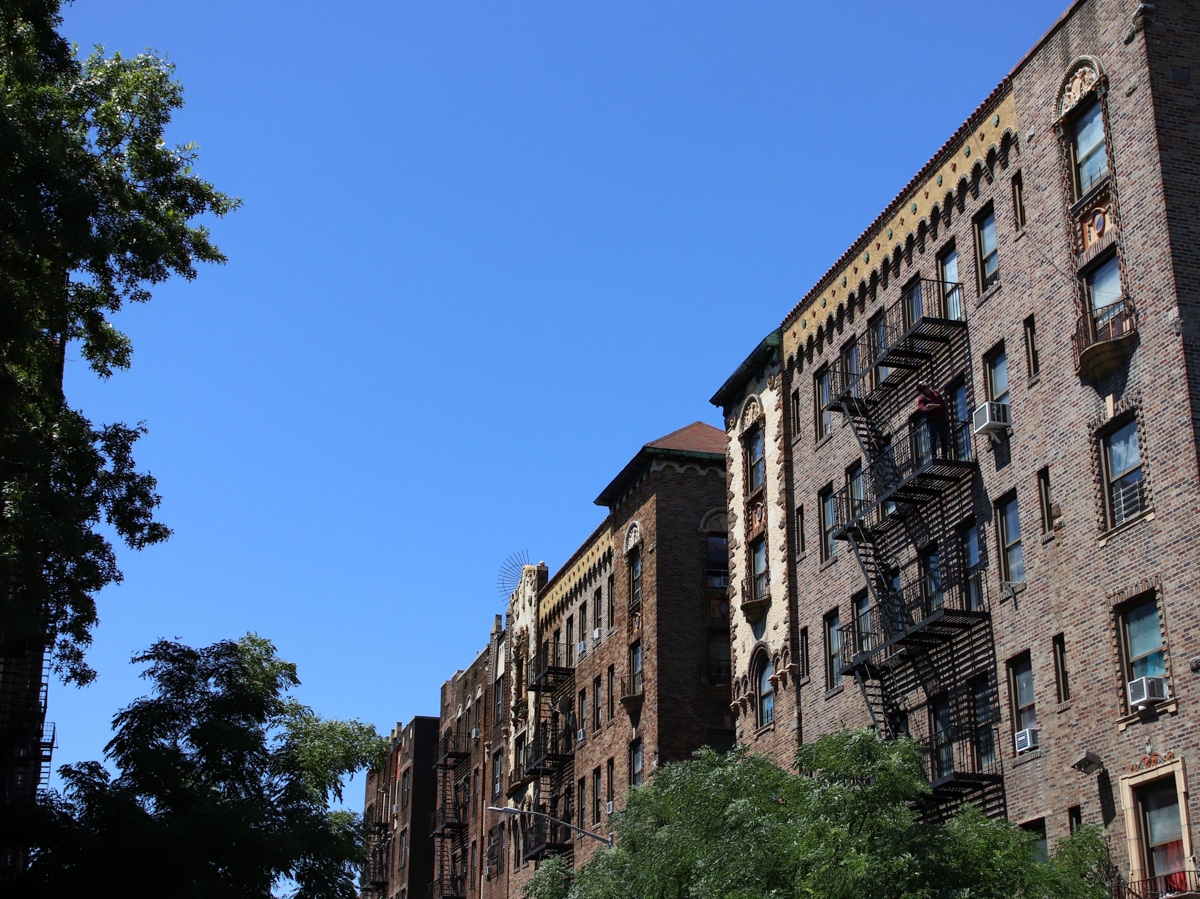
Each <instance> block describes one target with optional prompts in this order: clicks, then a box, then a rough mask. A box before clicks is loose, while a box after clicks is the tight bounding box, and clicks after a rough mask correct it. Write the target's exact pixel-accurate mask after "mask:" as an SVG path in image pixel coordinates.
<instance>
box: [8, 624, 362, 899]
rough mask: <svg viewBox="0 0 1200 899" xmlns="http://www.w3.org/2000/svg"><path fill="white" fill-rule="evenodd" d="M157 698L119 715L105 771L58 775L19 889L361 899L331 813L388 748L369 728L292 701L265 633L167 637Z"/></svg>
mask: <svg viewBox="0 0 1200 899" xmlns="http://www.w3.org/2000/svg"><path fill="white" fill-rule="evenodd" d="M134 662H135V663H139V664H144V665H146V666H147V667H146V669H145V671H144V672H143V677H145V678H147V679H148V680H150V681H151V684H152V689H151V692H150V694H149V695H148V696H144V697H142V698H140V699H138V700H136V701H135V702H133V703H131V704H130V705H129V706H127V707H126V708H124V709H122V710H121V711H119V712H118V713H117V714H116V716H115V717H114V718H113V727H114V731H115V733H114V736H113V738H112V740H111V741H110V742H109V744H108V746H107V747H106V753H107V757H108V759H109V761H110V762H111V763H112V764H113V765H114V766H115V768H116V772H117V773H116V776H115V777H110V776H109V774H108V773H107V771H105V769H104V768H103V767H102V766H101V765H100V764H99V763H97V762H88V763H85V764H82V765H75V766H68V767H65V768H63V769H62V776H63V779H64V782H65V783H66V791H65V795H64V796H62V797H53V798H51V799H50V801H49V802H48V803H46V804H45V805H44V806H43V808H42V810H41V819H40V820H39V821H38V822H35V823H34V824H33V825H30V826H28V827H27V828H26V830H25V832H24V833H22V837H25V836H27V835H28V833H33V834H35V845H34V850H33V859H34V861H33V863H32V864H31V866H30V871H29V873H28V874H27V875H26V876H25V877H24V878H23V879H22V880H21V881H20V882H19V883H18V890H19V891H20V892H18V894H17V895H20V896H31V897H32V896H37V897H49V896H62V895H71V894H73V893H86V894H88V895H100V896H104V895H108V894H110V893H111V894H112V895H144V894H150V893H160V892H161V893H168V894H170V895H175V896H184V897H192V896H195V897H208V896H235V897H236V896H255V897H266V896H269V895H271V889H272V887H273V886H274V885H276V884H277V883H280V882H281V881H283V880H289V881H291V882H293V883H294V884H295V886H296V889H297V893H296V895H297V896H299V897H312V899H341V897H351V896H354V895H355V888H354V883H355V879H356V876H357V873H358V865H359V861H360V859H361V853H362V845H361V837H362V829H361V825H360V821H359V817H358V816H357V815H355V814H353V813H352V812H345V811H333V810H331V809H330V807H329V803H330V799H331V797H335V796H336V797H340V796H341V790H342V782H343V780H344V778H345V776H346V775H348V774H350V773H353V772H354V771H357V770H360V769H362V768H365V767H368V766H369V765H372V764H376V763H377V762H378V761H379V759H380V758H381V755H382V752H383V751H384V750H385V746H384V741H383V740H381V739H380V738H379V737H378V736H377V735H376V734H375V731H374V729H373V728H371V727H370V726H368V725H364V724H361V723H359V722H357V721H331V720H326V719H322V718H320V717H319V716H317V715H316V713H314V712H313V711H312V710H311V709H309V708H308V707H306V706H304V705H301V704H300V703H298V702H296V701H295V700H294V699H292V698H290V697H289V696H288V695H287V693H288V691H289V690H291V688H292V687H294V686H296V685H297V684H298V683H299V680H298V678H297V676H296V667H295V666H294V665H292V664H291V663H290V662H286V661H284V660H282V659H280V658H278V657H277V656H276V654H275V647H274V646H273V645H272V644H271V643H270V641H268V640H265V639H263V638H262V637H259V636H257V635H254V634H249V635H247V636H245V637H243V638H242V639H241V640H236V641H234V640H223V641H221V642H219V643H215V644H213V645H212V646H207V647H203V648H200V649H194V648H192V647H189V646H185V645H183V644H180V643H174V642H171V641H167V640H160V641H158V642H157V643H155V644H154V645H153V646H151V647H150V648H149V649H148V650H147V651H146V652H144V653H141V654H139V655H138V656H136V657H135V658H134Z"/></svg>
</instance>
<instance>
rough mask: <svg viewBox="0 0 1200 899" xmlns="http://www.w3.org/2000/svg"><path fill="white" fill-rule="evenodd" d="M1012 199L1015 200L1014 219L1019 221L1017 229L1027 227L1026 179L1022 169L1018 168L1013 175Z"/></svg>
mask: <svg viewBox="0 0 1200 899" xmlns="http://www.w3.org/2000/svg"><path fill="white" fill-rule="evenodd" d="M1012 200H1013V219H1014V220H1015V221H1016V223H1017V230H1018V231H1023V230H1024V229H1025V181H1024V179H1023V178H1022V177H1021V172H1020V170H1017V172H1015V173H1014V174H1013V176H1012Z"/></svg>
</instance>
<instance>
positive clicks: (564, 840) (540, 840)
mask: <svg viewBox="0 0 1200 899" xmlns="http://www.w3.org/2000/svg"><path fill="white" fill-rule="evenodd" d="M522 835H523V837H524V846H525V856H524V857H525V859H526V860H530V859H540V858H541V857H542V856H543V855H545V854H546V853H547V852H561V851H562V850H564V849H566V848H567V847H569V846H570V845H571V831H570V829H569V828H568V827H566V826H565V825H563V824H561V823H559V822H558V821H548V820H546V819H545V818H533V819H532V820H531V821H530V823H529V824H527V825H526V826H525V828H524V832H523V834H522Z"/></svg>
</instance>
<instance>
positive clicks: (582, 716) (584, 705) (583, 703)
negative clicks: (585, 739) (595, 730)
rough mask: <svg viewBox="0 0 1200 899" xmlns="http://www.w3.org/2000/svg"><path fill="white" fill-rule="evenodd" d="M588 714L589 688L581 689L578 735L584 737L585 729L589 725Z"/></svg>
mask: <svg viewBox="0 0 1200 899" xmlns="http://www.w3.org/2000/svg"><path fill="white" fill-rule="evenodd" d="M587 716H588V695H587V690H586V689H584V690H580V691H579V718H578V719H577V720H578V721H579V733H578V734H576V736H579V737H582V735H583V733H584V729H585V728H586V727H587Z"/></svg>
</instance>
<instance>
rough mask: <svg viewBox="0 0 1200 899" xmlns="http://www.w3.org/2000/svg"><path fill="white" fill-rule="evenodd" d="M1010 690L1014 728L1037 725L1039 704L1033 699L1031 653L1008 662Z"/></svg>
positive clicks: (1015, 729) (1027, 727)
mask: <svg viewBox="0 0 1200 899" xmlns="http://www.w3.org/2000/svg"><path fill="white" fill-rule="evenodd" d="M1008 691H1009V696H1010V697H1011V699H1012V717H1013V730H1014V731H1021V730H1029V729H1031V728H1036V727H1037V706H1036V705H1035V703H1034V700H1033V661H1032V660H1031V659H1030V657H1029V653H1025V654H1024V655H1022V656H1018V657H1017V658H1015V659H1013V660H1012V661H1011V662H1009V663H1008Z"/></svg>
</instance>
